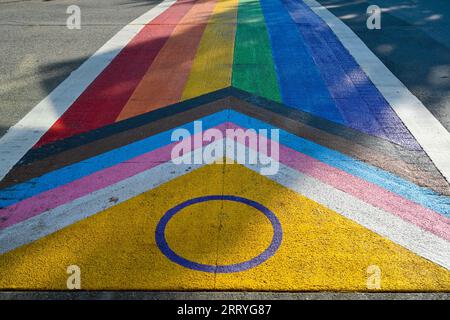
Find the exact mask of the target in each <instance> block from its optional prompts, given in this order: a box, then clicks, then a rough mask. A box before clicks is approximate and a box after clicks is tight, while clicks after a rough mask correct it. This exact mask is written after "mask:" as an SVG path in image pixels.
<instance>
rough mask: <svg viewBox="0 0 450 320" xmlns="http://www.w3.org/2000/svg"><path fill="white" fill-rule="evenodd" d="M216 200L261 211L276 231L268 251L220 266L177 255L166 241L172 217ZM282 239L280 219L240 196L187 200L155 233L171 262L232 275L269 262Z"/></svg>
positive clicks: (259, 205) (159, 244)
mask: <svg viewBox="0 0 450 320" xmlns="http://www.w3.org/2000/svg"><path fill="white" fill-rule="evenodd" d="M214 200H225V201H234V202H240V203H244V204H246V205H248V206H250V207H253V208H255V209H257V210H259V211H261V212H262V213H264V215H265V216H266V217H267V218H268V219H269V221H270V222H271V224H272V228H273V231H274V232H273V238H272V242H271V243H270V245H269V246H268V247H267V248H266V250H264V251H263V252H262V253H260V254H259V255H258V256H256V257H255V258H253V259H250V260H248V261H245V262H241V263H236V264H229V265H218V266H214V265H209V264H202V263H197V262H193V261H190V260H187V259H185V258H183V257H181V256H179V255H178V254H177V253H175V252H174V251H173V250H172V249H171V248H170V247H169V244H168V243H167V240H166V236H165V230H166V226H167V223H168V222H169V221H170V219H172V217H173V216H174V215H175V214H177V213H178V212H179V211H180V210H182V209H184V208H186V207H188V206H191V205H193V204H196V203H201V202H207V201H214ZM282 238H283V231H282V229H281V224H280V221H279V220H278V218H277V217H276V215H275V214H274V213H273V212H272V211H270V210H269V209H267V208H266V207H265V206H263V205H262V204H260V203H258V202H256V201H253V200H250V199H247V198H242V197H238V196H232V195H211V196H204V197H198V198H193V199H190V200H187V201H185V202H183V203H180V204H179V205H177V206H175V207H173V208H171V209H169V210H168V211H167V212H166V213H165V214H164V216H163V217H162V218H161V220H159V222H158V225H157V227H156V233H155V239H156V244H157V246H158V247H159V249H160V250H161V252H162V253H163V254H164V255H165V256H166V257H167V258H168V259H169V260H171V261H173V262H175V263H177V264H179V265H181V266H183V267H186V268H189V269H193V270H198V271H204V272H211V273H232V272H239V271H244V270H247V269H250V268H253V267H256V266H257V265H259V264H261V263H263V262H265V261H266V260H268V259H269V258H270V257H272V256H273V255H274V254H275V252H276V251H277V250H278V248H279V247H280V245H281V241H282Z"/></svg>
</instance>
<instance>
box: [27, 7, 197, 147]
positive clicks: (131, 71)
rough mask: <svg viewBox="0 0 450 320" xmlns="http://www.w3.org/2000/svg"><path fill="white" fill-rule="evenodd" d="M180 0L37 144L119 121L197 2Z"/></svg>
mask: <svg viewBox="0 0 450 320" xmlns="http://www.w3.org/2000/svg"><path fill="white" fill-rule="evenodd" d="M194 3H195V0H179V1H178V2H177V3H175V4H174V5H173V6H172V7H170V8H169V9H168V10H166V11H165V12H163V13H162V14H161V15H160V16H158V17H157V18H156V19H154V20H153V21H152V22H151V23H150V24H148V25H146V26H145V27H144V28H143V29H142V30H141V31H140V32H139V33H138V34H137V35H136V36H135V37H134V38H133V39H132V40H131V41H130V43H129V44H128V45H127V46H126V47H125V48H124V49H123V50H122V51H121V52H120V53H119V54H118V55H117V56H116V58H115V59H114V60H113V61H112V62H111V63H110V64H109V65H108V67H106V68H105V70H103V72H102V73H101V74H100V75H99V76H98V77H97V78H96V79H95V80H94V81H93V82H92V83H91V84H90V85H89V87H88V88H87V89H86V90H85V91H84V92H83V93H82V94H81V95H80V96H79V97H78V99H77V100H76V101H75V102H74V103H73V104H72V105H71V106H70V108H69V109H68V110H67V111H66V112H65V113H64V114H63V115H62V116H61V117H60V118H59V119H58V121H56V122H55V124H54V125H53V126H52V127H51V128H50V129H49V130H48V131H47V132H46V134H44V136H43V137H42V138H41V139H40V140H39V142H38V143H37V144H36V145H35V146H34V147H35V148H36V147H39V146H42V145H44V144H47V143H50V142H53V141H55V140H59V139H64V138H67V137H70V136H72V135H75V134H79V133H83V132H87V131H90V130H93V129H96V128H99V127H102V126H105V125H108V124H111V123H114V122H115V119H116V118H117V116H118V115H119V113H120V111H121V110H122V108H123V107H124V106H125V104H126V103H127V101H128V99H129V98H130V96H131V94H132V93H133V91H134V90H135V88H136V87H137V85H138V84H139V82H140V81H141V79H142V77H143V76H144V74H145V73H146V71H147V69H148V68H149V67H150V65H151V64H152V62H153V60H154V59H155V57H156V56H157V54H158V52H159V51H160V49H161V48H162V47H163V45H164V44H165V43H166V41H167V39H168V38H169V37H170V35H171V34H172V31H173V29H174V28H175V27H176V25H177V24H178V22H179V21H180V20H181V19H182V18H183V16H184V15H185V14H186V13H187V12H188V11H189V9H191V7H192V6H193V5H194Z"/></svg>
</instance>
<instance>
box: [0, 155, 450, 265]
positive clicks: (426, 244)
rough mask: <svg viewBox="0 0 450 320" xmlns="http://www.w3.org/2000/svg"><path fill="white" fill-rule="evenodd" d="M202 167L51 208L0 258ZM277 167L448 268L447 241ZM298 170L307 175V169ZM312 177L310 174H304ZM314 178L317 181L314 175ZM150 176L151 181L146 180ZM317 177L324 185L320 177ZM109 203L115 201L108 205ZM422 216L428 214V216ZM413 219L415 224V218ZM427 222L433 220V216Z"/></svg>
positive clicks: (159, 170) (284, 177) (6, 244)
mask: <svg viewBox="0 0 450 320" xmlns="http://www.w3.org/2000/svg"><path fill="white" fill-rule="evenodd" d="M201 152H202V150H201V149H197V150H195V151H194V153H199V154H200V153H201ZM201 166H203V165H175V164H173V163H171V162H167V163H164V164H162V165H159V166H156V167H152V166H150V167H151V168H150V169H148V170H145V171H143V172H141V173H138V174H135V175H134V176H131V177H127V178H125V179H124V180H122V181H120V182H117V183H114V184H113V185H109V186H107V187H105V188H103V189H100V190H97V191H94V192H92V193H90V194H87V195H85V196H83V197H81V198H78V199H75V200H74V201H72V202H69V203H66V204H63V205H61V206H59V207H56V208H55V209H51V210H48V211H46V212H44V213H42V214H40V215H38V216H35V217H32V218H30V219H28V220H25V221H23V222H19V223H17V224H15V225H13V226H11V227H9V228H6V229H4V230H2V233H1V235H0V248H1V249H0V250H1V251H0V253H5V252H7V251H9V250H12V249H14V248H17V247H18V246H21V245H24V244H26V243H29V242H31V241H34V240H36V239H39V238H41V237H43V236H45V235H48V234H50V233H53V232H55V231H57V230H59V229H61V228H64V227H66V226H68V225H70V224H73V223H74V222H76V221H79V220H81V219H84V218H86V217H88V216H91V215H93V214H96V213H98V212H99V211H101V210H104V209H106V208H109V207H111V206H114V205H116V204H118V203H122V202H123V201H126V200H128V199H131V198H132V197H135V196H137V195H139V194H141V193H144V192H146V191H147V190H149V189H150V188H154V187H155V186H157V185H160V184H161V183H163V182H167V181H169V180H171V179H173V178H175V177H176V176H178V175H180V174H181V175H182V174H186V173H187V172H190V171H192V170H194V169H193V168H199V167H201ZM246 166H247V167H249V168H250V169H252V170H254V171H257V172H259V171H258V170H260V169H261V165H256V166H254V165H246ZM279 166H280V171H279V173H278V174H276V175H274V176H269V178H270V179H272V180H274V181H276V182H278V183H280V184H282V185H284V186H286V187H287V188H290V189H291V190H294V191H296V192H298V193H300V194H302V195H305V196H307V197H308V198H310V199H312V200H314V201H316V202H318V203H320V204H322V205H324V206H326V207H328V208H330V209H332V210H334V211H336V212H338V213H340V214H342V215H343V216H345V217H348V218H349V219H352V220H354V221H356V222H358V223H360V224H361V225H363V226H365V227H367V228H368V229H370V230H372V231H374V232H376V233H378V234H380V235H382V236H384V237H387V238H388V239H390V240H392V241H394V242H396V243H398V244H400V245H402V246H404V247H405V248H407V249H409V250H411V251H413V252H415V253H416V254H418V255H420V256H423V257H425V258H427V259H429V260H431V261H433V262H435V263H437V264H439V265H441V266H443V267H445V268H447V269H450V242H449V241H446V240H445V239H443V238H440V237H439V236H436V235H435V234H433V233H431V232H428V231H426V230H424V229H422V228H420V227H418V226H416V225H414V224H413V223H410V222H408V221H405V220H403V219H402V218H400V217H399V216H397V215H396V214H393V213H390V212H387V211H385V210H383V209H381V208H377V207H374V206H373V205H371V204H368V203H366V202H364V201H363V200H360V199H359V198H358V197H355V196H354V195H353V194H350V193H346V191H342V190H339V189H336V188H335V186H332V185H328V184H327V183H324V182H322V181H321V180H319V179H317V178H316V177H313V176H308V175H307V174H304V173H301V172H299V171H296V170H295V169H291V168H289V167H288V166H286V165H284V164H283V163H280V164H279ZM296 166H297V168H301V166H300V167H299V164H298V162H297V164H296ZM302 169H303V170H305V168H302ZM180 170H181V171H180ZM176 173H178V175H176ZM310 173H311V172H308V174H310ZM315 175H316V176H317V174H315ZM151 176H153V178H150V177H151ZM321 178H322V179H323V180H326V179H325V178H324V177H323V176H322V177H321ZM327 182H329V181H327ZM112 198H114V199H116V200H115V201H111V199H112ZM365 200H367V198H366V199H365ZM67 212H70V215H67ZM397 214H398V211H397ZM401 214H404V213H401ZM425 214H426V215H428V213H425ZM415 218H416V219H417V217H415ZM428 218H429V219H433V217H432V216H430V217H428ZM437 222H439V220H438V221H437ZM444 223H445V221H444ZM37 226H39V228H37ZM32 230H33V231H32Z"/></svg>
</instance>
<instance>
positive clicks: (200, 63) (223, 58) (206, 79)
mask: <svg viewBox="0 0 450 320" xmlns="http://www.w3.org/2000/svg"><path fill="white" fill-rule="evenodd" d="M237 7H238V0H219V1H218V3H217V5H216V7H215V8H214V13H213V16H212V17H211V18H210V20H209V23H208V26H207V27H206V30H205V32H204V34H203V36H202V40H201V42H200V45H199V47H198V50H197V54H196V57H195V61H194V63H193V65H192V69H191V73H190V75H189V79H188V82H187V84H186V87H185V89H184V92H183V95H182V100H186V99H190V98H193V97H196V96H199V95H202V94H205V93H208V92H212V91H215V90H219V89H222V88H226V87H228V86H230V85H231V72H232V67H233V51H234V38H235V32H236V20H237Z"/></svg>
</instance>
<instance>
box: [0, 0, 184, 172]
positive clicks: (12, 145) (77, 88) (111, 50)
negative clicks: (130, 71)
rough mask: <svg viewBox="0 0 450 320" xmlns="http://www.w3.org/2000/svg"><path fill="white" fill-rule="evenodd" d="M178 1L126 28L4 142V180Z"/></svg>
mask: <svg viewBox="0 0 450 320" xmlns="http://www.w3.org/2000/svg"><path fill="white" fill-rule="evenodd" d="M175 2H176V0H164V1H163V2H161V3H160V4H158V5H157V6H155V7H153V8H152V9H151V10H149V11H147V12H146V13H144V14H143V15H141V16H140V17H138V18H137V19H135V20H134V21H132V22H131V23H130V24H128V25H126V26H125V27H123V28H122V29H121V30H120V31H119V32H118V33H117V34H116V35H115V36H114V37H112V38H111V39H110V40H108V42H106V43H105V44H104V45H103V46H102V47H101V48H100V49H98V50H97V52H95V53H94V54H93V55H92V56H91V57H90V58H89V59H88V60H86V61H85V62H84V63H83V64H82V65H81V66H80V67H79V68H78V69H76V70H75V71H74V72H72V73H71V74H70V76H69V77H67V78H66V79H65V80H64V81H63V82H62V83H61V84H60V85H59V86H58V87H56V88H55V89H54V90H53V91H52V92H51V93H50V94H49V95H48V96H47V97H45V98H44V99H43V100H42V101H41V102H39V103H38V104H37V105H36V106H35V107H34V108H33V109H32V110H31V111H30V112H29V113H28V114H27V115H26V116H25V117H24V118H22V120H20V121H19V122H18V123H17V124H16V125H14V126H13V127H11V128H10V129H9V130H8V131H7V132H6V133H5V135H4V136H3V137H2V138H0V180H2V179H3V178H4V177H5V175H6V174H7V173H8V172H9V171H10V170H11V168H12V167H13V166H14V165H15V164H16V163H17V162H18V161H19V160H20V159H21V158H22V157H23V156H24V155H25V153H26V152H27V151H28V150H29V149H30V148H32V147H33V146H34V145H35V144H36V143H37V142H38V141H39V139H40V138H41V137H42V136H43V135H44V134H45V132H47V130H48V129H50V127H51V126H52V125H53V124H54V123H55V122H56V121H57V120H58V119H59V117H61V116H62V114H63V113H64V112H65V111H66V110H67V109H68V108H69V107H70V106H71V105H72V104H73V102H74V101H75V100H76V99H77V98H78V97H79V96H80V95H81V94H82V93H83V91H84V90H85V89H86V88H87V87H88V86H89V85H90V84H91V83H92V82H93V81H94V80H95V78H97V76H98V75H99V74H100V73H101V72H102V71H103V70H104V69H105V68H106V67H107V66H108V65H109V63H110V62H111V61H112V60H113V59H114V58H115V57H116V56H117V55H118V54H119V52H120V51H121V50H122V49H123V48H124V47H125V46H126V45H127V44H128V43H129V42H130V41H131V39H133V37H134V36H135V35H136V34H137V33H138V32H139V31H141V29H142V28H143V27H144V26H145V25H146V24H147V23H149V22H151V21H152V20H153V19H155V18H156V17H157V16H159V15H160V14H161V13H163V12H164V11H166V10H167V9H168V8H169V7H171V6H172V5H173V4H174V3H175Z"/></svg>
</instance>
